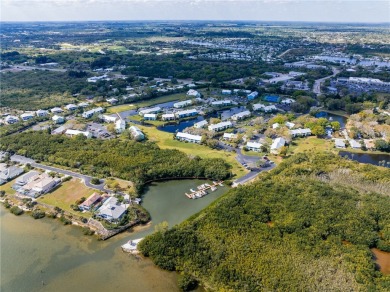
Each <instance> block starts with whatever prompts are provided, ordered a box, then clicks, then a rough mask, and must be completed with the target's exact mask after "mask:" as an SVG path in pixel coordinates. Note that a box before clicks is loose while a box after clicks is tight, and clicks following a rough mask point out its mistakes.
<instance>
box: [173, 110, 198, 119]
mask: <svg viewBox="0 0 390 292" xmlns="http://www.w3.org/2000/svg"><path fill="white" fill-rule="evenodd" d="M197 114H198V111H197V110H196V109H189V110H184V111H179V112H177V113H176V114H175V115H176V117H177V118H178V119H181V118H186V117H192V116H196V115H197Z"/></svg>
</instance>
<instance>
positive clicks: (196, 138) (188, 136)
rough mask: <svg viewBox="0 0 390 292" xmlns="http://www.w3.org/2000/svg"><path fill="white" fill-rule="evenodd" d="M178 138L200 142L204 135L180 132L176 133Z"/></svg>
mask: <svg viewBox="0 0 390 292" xmlns="http://www.w3.org/2000/svg"><path fill="white" fill-rule="evenodd" d="M176 139H178V140H180V141H187V142H190V143H198V144H200V143H201V142H202V136H199V135H191V134H188V133H183V132H178V133H177V134H176Z"/></svg>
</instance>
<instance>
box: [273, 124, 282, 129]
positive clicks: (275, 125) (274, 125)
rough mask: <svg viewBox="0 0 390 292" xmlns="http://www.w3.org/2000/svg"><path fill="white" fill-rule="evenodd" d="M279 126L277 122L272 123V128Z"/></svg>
mask: <svg viewBox="0 0 390 292" xmlns="http://www.w3.org/2000/svg"><path fill="white" fill-rule="evenodd" d="M279 127H280V125H279V123H274V124H272V129H274V130H275V129H277V128H279Z"/></svg>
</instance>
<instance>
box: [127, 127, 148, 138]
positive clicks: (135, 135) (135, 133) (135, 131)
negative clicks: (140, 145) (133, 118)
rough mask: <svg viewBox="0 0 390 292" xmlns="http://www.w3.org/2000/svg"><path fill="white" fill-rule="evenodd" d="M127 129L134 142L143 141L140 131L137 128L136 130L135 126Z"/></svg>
mask: <svg viewBox="0 0 390 292" xmlns="http://www.w3.org/2000/svg"><path fill="white" fill-rule="evenodd" d="M129 129H130V133H131V134H132V136H133V138H134V140H136V141H142V140H144V139H145V135H144V133H142V131H141V130H140V129H139V128H137V127H136V126H131V127H130V128H129Z"/></svg>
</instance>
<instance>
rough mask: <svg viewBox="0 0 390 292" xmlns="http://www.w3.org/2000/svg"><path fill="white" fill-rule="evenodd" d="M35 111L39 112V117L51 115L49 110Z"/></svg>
mask: <svg viewBox="0 0 390 292" xmlns="http://www.w3.org/2000/svg"><path fill="white" fill-rule="evenodd" d="M35 113H36V114H37V117H46V116H48V115H49V111H47V110H37V111H36V112H35Z"/></svg>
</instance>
